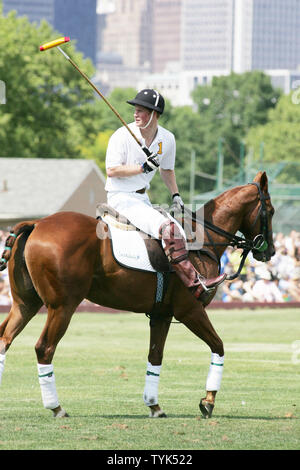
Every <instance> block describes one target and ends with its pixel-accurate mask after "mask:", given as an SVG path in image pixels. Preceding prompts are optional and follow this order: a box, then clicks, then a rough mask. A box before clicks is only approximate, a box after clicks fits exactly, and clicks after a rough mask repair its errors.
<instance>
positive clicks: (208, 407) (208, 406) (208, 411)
mask: <svg viewBox="0 0 300 470" xmlns="http://www.w3.org/2000/svg"><path fill="white" fill-rule="evenodd" d="M214 406H215V405H213V404H212V403H210V402H209V401H206V400H205V398H202V399H201V401H200V403H199V408H200V411H201V413H202V417H203V418H204V419H208V418H211V415H212V412H213V409H214Z"/></svg>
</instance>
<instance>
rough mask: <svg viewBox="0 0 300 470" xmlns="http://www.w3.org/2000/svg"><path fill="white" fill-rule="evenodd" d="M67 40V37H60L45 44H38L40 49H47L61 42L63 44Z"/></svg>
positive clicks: (68, 39)
mask: <svg viewBox="0 0 300 470" xmlns="http://www.w3.org/2000/svg"><path fill="white" fill-rule="evenodd" d="M69 41H70V38H69V37H62V38H59V39H55V40H54V41H51V42H46V43H45V44H42V45H41V46H40V51H46V50H47V49H51V48H52V47H56V46H60V45H61V44H64V43H65V42H69Z"/></svg>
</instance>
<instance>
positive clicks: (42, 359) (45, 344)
mask: <svg viewBox="0 0 300 470" xmlns="http://www.w3.org/2000/svg"><path fill="white" fill-rule="evenodd" d="M76 306H77V305H76ZM76 306H74V307H70V306H69V307H65V306H60V307H58V308H52V307H48V317H47V321H46V324H45V327H44V329H43V331H42V334H41V336H40V338H39V340H38V342H37V343H36V346H35V351H36V356H37V362H38V364H37V367H38V375H39V384H40V387H41V394H42V401H43V405H44V407H45V408H46V409H50V410H52V411H53V415H54V416H55V417H59V418H61V417H65V416H68V414H67V413H66V412H65V410H63V408H61V406H60V404H59V400H58V396H57V392H56V384H55V376H54V371H53V365H52V359H53V356H54V353H55V349H56V346H57V344H58V342H59V341H60V339H61V338H62V337H63V335H64V334H65V332H66V330H67V328H68V325H69V323H70V320H71V317H72V315H73V313H74V311H75V309H76Z"/></svg>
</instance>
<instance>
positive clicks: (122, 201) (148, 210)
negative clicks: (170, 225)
mask: <svg viewBox="0 0 300 470" xmlns="http://www.w3.org/2000/svg"><path fill="white" fill-rule="evenodd" d="M107 203H108V204H109V205H110V206H111V207H113V208H114V209H115V210H116V211H118V212H119V213H120V214H121V215H123V216H125V217H126V218H127V219H128V220H130V222H131V223H132V224H133V225H135V226H136V227H137V228H139V229H140V230H142V231H143V232H145V233H147V234H148V235H151V236H152V237H154V238H156V239H159V238H160V237H159V229H160V227H161V225H162V224H163V223H164V222H166V221H167V220H169V219H171V220H172V221H174V222H175V223H176V224H177V225H178V227H179V228H180V230H181V233H182V235H183V237H184V238H185V233H184V230H183V229H182V227H181V225H180V224H179V223H178V222H177V221H176V220H175V219H173V217H171V216H168V217H166V216H164V215H163V214H161V213H160V212H158V211H157V210H156V209H154V208H153V207H152V204H151V202H150V199H149V197H148V195H147V193H144V194H139V193H135V192H131V193H126V192H121V191H120V192H108V193H107Z"/></svg>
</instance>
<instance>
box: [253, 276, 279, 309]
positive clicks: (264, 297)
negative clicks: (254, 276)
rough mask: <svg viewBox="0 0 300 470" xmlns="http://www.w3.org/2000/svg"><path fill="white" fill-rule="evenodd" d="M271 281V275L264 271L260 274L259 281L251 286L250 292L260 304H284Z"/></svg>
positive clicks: (277, 289)
mask: <svg viewBox="0 0 300 470" xmlns="http://www.w3.org/2000/svg"><path fill="white" fill-rule="evenodd" d="M271 281H272V276H271V273H270V272H269V271H268V270H267V269H266V270H265V271H264V272H261V274H260V279H259V280H257V281H256V282H255V284H254V285H253V289H252V292H253V294H254V296H255V297H256V298H257V299H260V302H284V299H283V296H282V293H281V292H280V290H279V288H278V286H277V285H276V283H275V282H271Z"/></svg>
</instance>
